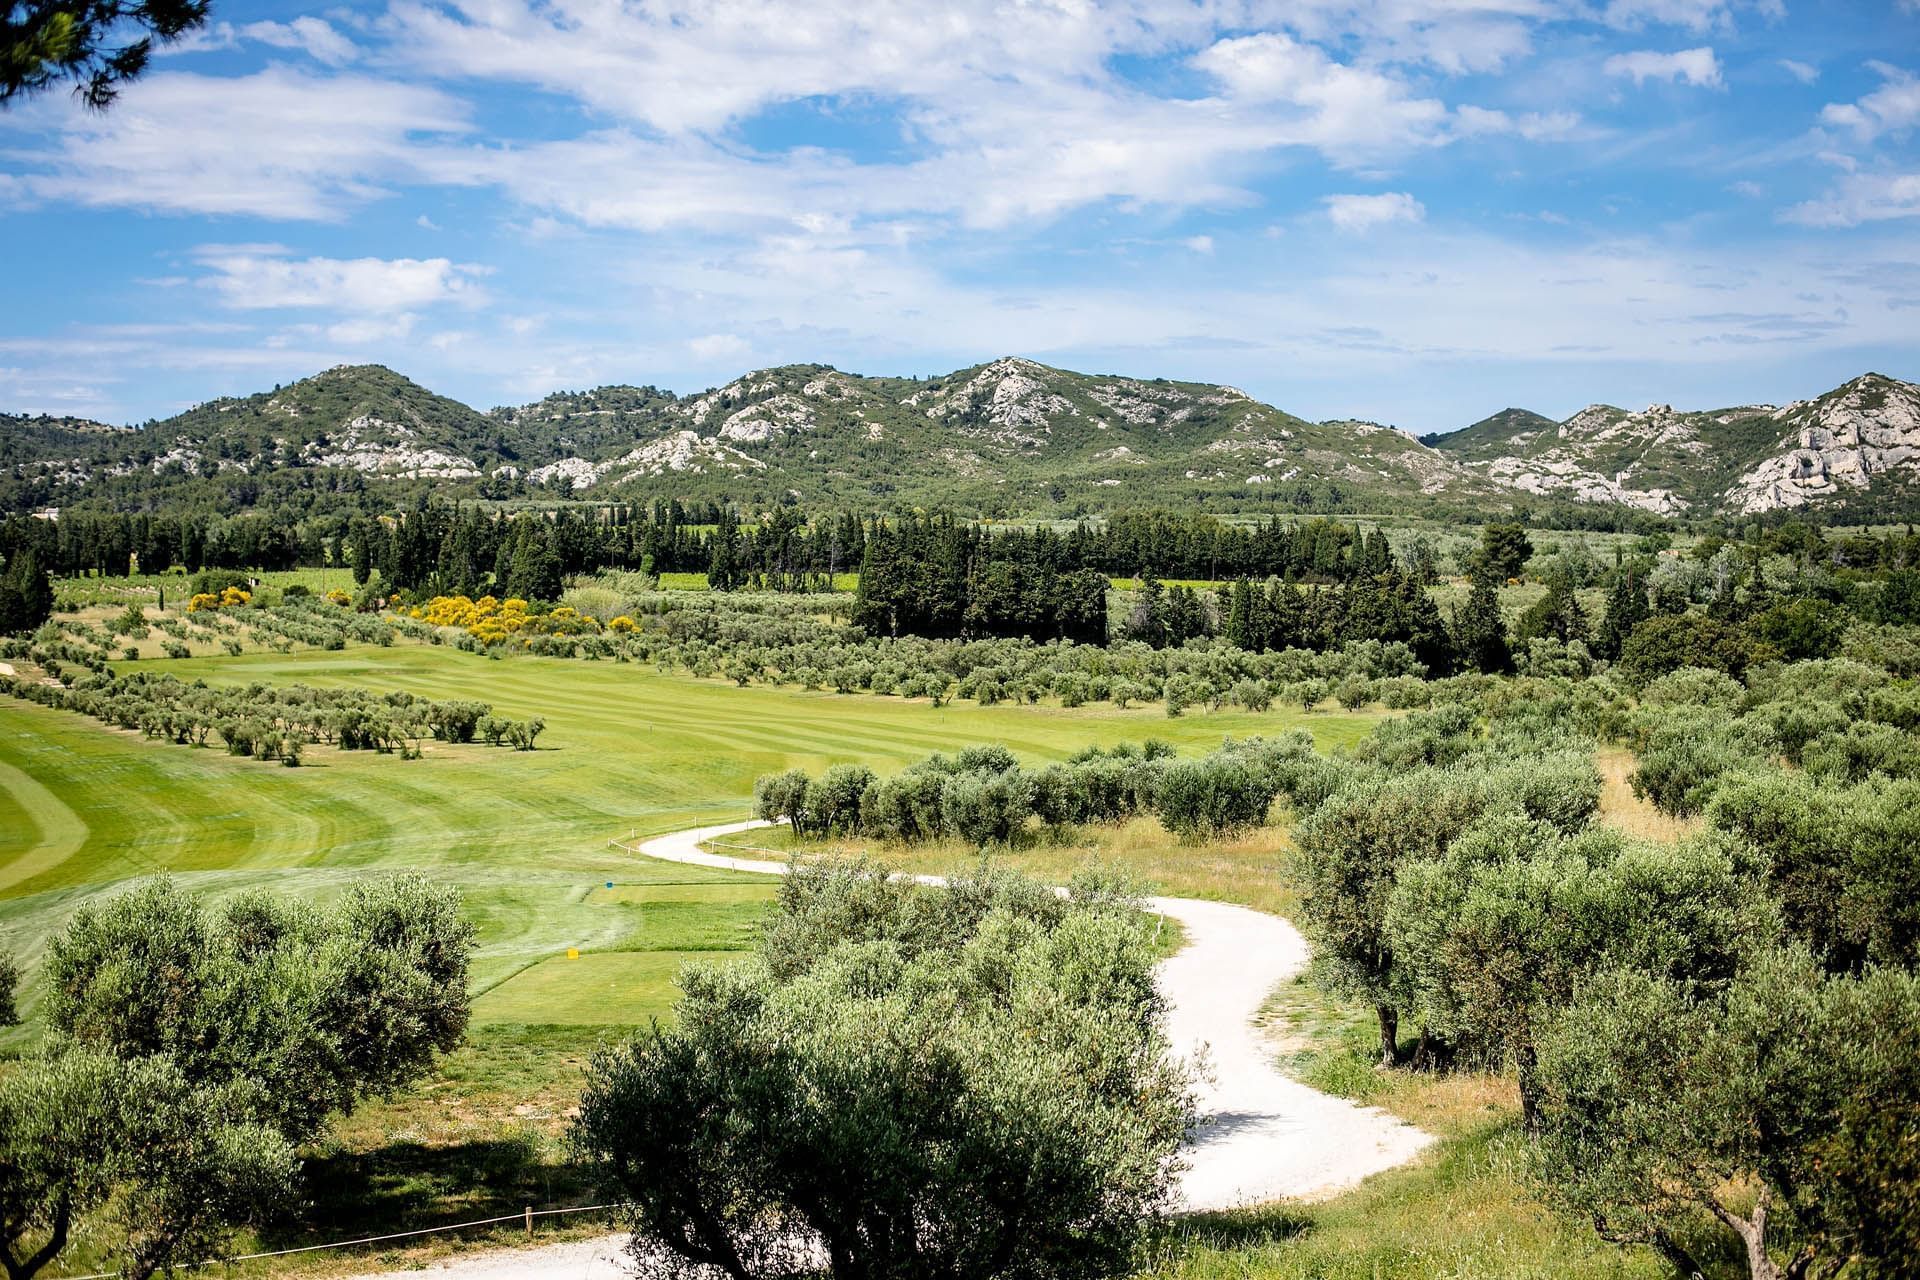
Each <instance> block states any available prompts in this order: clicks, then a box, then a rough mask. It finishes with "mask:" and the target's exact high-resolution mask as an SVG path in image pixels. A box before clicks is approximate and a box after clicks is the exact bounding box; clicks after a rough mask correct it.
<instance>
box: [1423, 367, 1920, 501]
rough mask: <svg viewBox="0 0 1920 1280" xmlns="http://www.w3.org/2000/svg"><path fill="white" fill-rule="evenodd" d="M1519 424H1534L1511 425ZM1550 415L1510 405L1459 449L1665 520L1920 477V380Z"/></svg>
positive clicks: (1470, 460)
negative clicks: (1708, 405)
mask: <svg viewBox="0 0 1920 1280" xmlns="http://www.w3.org/2000/svg"><path fill="white" fill-rule="evenodd" d="M1510 420H1513V421H1524V424H1525V426H1526V429H1513V430H1508V429H1506V423H1507V422H1508V421H1510ZM1542 421H1543V420H1542V419H1540V418H1539V417H1538V416H1537V415H1534V414H1526V413H1522V412H1521V411H1514V410H1509V411H1507V412H1506V413H1504V414H1501V415H1496V416H1495V417H1493V418H1489V419H1487V420H1486V421H1485V422H1483V423H1477V424H1475V426H1474V427H1473V428H1471V429H1470V431H1469V432H1463V433H1460V435H1461V439H1462V441H1463V443H1462V444H1461V445H1459V446H1458V449H1459V456H1461V457H1462V458H1463V459H1464V460H1465V462H1466V464H1467V465H1468V466H1470V467H1472V468H1474V469H1475V470H1478V471H1480V472H1482V473H1483V474H1484V475H1485V476H1486V477H1487V478H1488V479H1490V480H1493V481H1495V482H1496V483H1498V484H1501V485H1504V486H1506V487H1508V488H1512V489H1519V490H1521V491H1523V492H1526V493H1536V494H1540V495H1543V496H1548V495H1551V496H1558V497H1563V498H1571V499H1573V500H1574V501H1576V502H1592V503H1619V504H1624V505H1626V506H1632V507H1638V508H1640V509H1642V510H1645V511H1653V512H1657V513H1660V514H1663V515H1673V514H1678V513H1680V512H1682V511H1687V510H1690V509H1696V508H1703V509H1707V510H1719V511H1730V512H1736V513H1741V514H1754V513H1759V512H1766V511H1780V510H1789V509H1793V508H1798V507H1805V506H1808V505H1809V504H1813V503H1818V502H1820V501H1823V500H1826V499H1831V498H1835V497H1842V496H1845V495H1846V494H1848V493H1858V492H1862V491H1865V490H1867V489H1869V488H1871V487H1872V486H1873V485H1874V483H1875V482H1876V480H1877V479H1878V478H1880V477H1885V476H1889V475H1892V474H1895V473H1900V472H1906V473H1910V474H1911V475H1913V477H1914V478H1915V479H1920V387H1916V386H1915V385H1914V384H1912V383H1908V382H1901V381H1899V380H1897V379H1894V378H1888V377H1885V376H1882V375H1880V374H1867V375H1865V376H1863V377H1860V378H1856V379H1854V380H1853V381H1852V382H1849V383H1847V384H1846V385H1845V386H1842V387H1838V388H1836V389H1835V390H1833V391H1830V392H1828V393H1827V394H1826V395H1823V396H1820V397H1818V398H1817V399H1813V400H1801V401H1797V402H1795V403H1793V404H1790V405H1787V406H1786V407H1785V408H1776V407H1775V406H1773V405H1769V404H1749V405H1736V406H1734V407H1732V408H1727V409H1714V410H1708V411H1702V412H1691V411H1686V410H1677V409H1675V408H1674V407H1673V406H1672V405H1667V404H1656V405H1649V406H1648V407H1647V408H1646V409H1643V410H1641V411H1640V412H1639V413H1629V412H1627V411H1626V410H1624V409H1617V408H1614V407H1613V406H1611V405H1603V404H1597V405H1590V406H1588V407H1587V408H1585V409H1582V410H1581V411H1580V412H1578V413H1576V414H1574V415H1573V416H1572V417H1570V418H1568V419H1566V420H1565V421H1563V422H1560V423H1558V424H1554V425H1552V426H1551V427H1550V428H1546V429H1543V428H1541V427H1540V426H1539V424H1540V423H1541V422H1542ZM1489 432H1490V433H1491V434H1489ZM1440 443H1441V445H1442V446H1443V447H1447V443H1446V438H1442V439H1441V440H1440Z"/></svg>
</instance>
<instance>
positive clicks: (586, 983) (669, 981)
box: [473, 951, 740, 1026]
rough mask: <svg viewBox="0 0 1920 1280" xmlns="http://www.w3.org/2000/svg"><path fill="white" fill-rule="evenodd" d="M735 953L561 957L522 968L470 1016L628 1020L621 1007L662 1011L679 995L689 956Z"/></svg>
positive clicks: (584, 1022) (549, 1021) (519, 1020)
mask: <svg viewBox="0 0 1920 1280" xmlns="http://www.w3.org/2000/svg"><path fill="white" fill-rule="evenodd" d="M738 954H740V953H738V952H730V951H723V952H713V951H601V952H594V953H590V954H583V955H580V956H578V957H576V958H573V959H569V958H567V957H566V956H559V957H556V958H555V959H552V960H542V961H541V962H540V963H539V964H536V965H534V966H533V967H532V968H529V969H523V970H521V971H520V972H519V973H516V974H514V975H513V976H512V977H511V978H508V979H507V980H506V981H505V982H503V983H501V984H500V985H499V986H497V987H495V988H494V989H493V990H491V991H489V992H487V993H486V994H485V995H483V996H481V997H480V998H479V999H478V1000H476V1001H475V1002H474V1005H473V1020H474V1022H475V1023H476V1024H478V1025H481V1026H485V1025H488V1024H490V1023H501V1022H505V1023H515V1024H519V1025H523V1026H525V1025H534V1024H543V1025H548V1026H608V1025H618V1024H620V1023H624V1022H630V1021H631V1018H630V1017H627V1016H623V1014H622V1012H621V1011H623V1010H627V1009H633V1008H645V1009H658V1010H662V1011H665V1010H666V1009H668V1008H669V1007H671V1006H672V1004H673V1002H674V999H675V997H676V995H677V988H676V987H675V986H674V978H675V977H676V976H677V975H678V974H679V972H680V970H681V968H682V966H684V965H685V964H686V963H687V962H688V961H690V960H713V959H715V958H716V957H717V956H721V957H723V956H733V955H738Z"/></svg>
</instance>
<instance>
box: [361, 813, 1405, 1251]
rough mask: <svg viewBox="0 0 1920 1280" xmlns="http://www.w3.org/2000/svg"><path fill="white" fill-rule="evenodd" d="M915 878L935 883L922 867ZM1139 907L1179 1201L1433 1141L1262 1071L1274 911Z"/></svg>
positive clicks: (1289, 952) (592, 1244) (709, 831)
mask: <svg viewBox="0 0 1920 1280" xmlns="http://www.w3.org/2000/svg"><path fill="white" fill-rule="evenodd" d="M765 825H767V824H765V823H762V822H734V823H728V824H726V825H724V826H717V827H700V828H696V829H694V830H690V831H676V832H673V833H672V834H670V835H664V836H656V837H655V838H653V839H651V840H647V841H645V842H643V843H642V844H641V845H640V846H639V852H641V853H643V854H645V855H646V856H648V857H650V858H659V859H662V860H664V861H668V862H685V863H694V864H697V865H699V866H706V867H723V868H727V869H729V870H734V871H756V872H773V873H779V872H784V871H785V870H786V867H785V866H784V864H781V863H775V862H765V861H759V860H754V859H748V858H734V857H728V856H725V855H722V854H714V853H708V852H706V851H705V850H704V849H702V848H701V846H702V845H703V844H705V843H706V842H707V841H709V840H713V839H715V838H717V837H720V836H726V835H734V834H737V833H739V832H742V831H750V830H753V829H754V828H756V827H761V826H765ZM916 878H917V879H919V880H921V881H922V882H925V883H932V884H938V883H940V881H939V879H938V877H934V876H920V877H916ZM1147 906H1148V907H1149V908H1150V909H1151V910H1153V911H1155V912H1156V913H1158V914H1160V915H1164V916H1166V917H1168V918H1170V919H1173V920H1177V921H1179V922H1180V925H1181V927H1182V928H1183V929H1185V930H1186V935H1187V945H1186V946H1185V947H1183V948H1182V949H1181V950H1180V951H1179V953H1178V954H1176V955H1174V956H1171V957H1169V958H1168V959H1166V960H1164V961H1162V962H1161V965H1160V990H1161V992H1162V993H1163V994H1164V995H1165V996H1166V998H1167V1004H1168V1018H1167V1032H1168V1036H1169V1038H1170V1039H1171V1040H1172V1042H1173V1046H1174V1048H1175V1049H1176V1050H1178V1051H1179V1052H1180V1053H1182V1054H1184V1055H1187V1056H1188V1058H1189V1060H1193V1059H1196V1058H1197V1059H1199V1060H1200V1061H1202V1062H1203V1063H1204V1065H1205V1067H1206V1069H1207V1073H1208V1077H1209V1078H1208V1079H1207V1080H1205V1081H1203V1082H1202V1084H1201V1086H1200V1088H1199V1091H1198V1092H1199V1098H1200V1110H1201V1113H1202V1114H1203V1115H1205V1116H1206V1117H1207V1118H1208V1123H1207V1124H1206V1125H1205V1127H1203V1128H1202V1129H1201V1130H1200V1132H1199V1133H1198V1135H1196V1138H1195V1140H1194V1142H1193V1143H1192V1145H1191V1146H1190V1147H1189V1148H1188V1150H1187V1153H1186V1155H1187V1161H1188V1164H1189V1168H1188V1169H1187V1171H1186V1173H1185V1175H1184V1176H1183V1177H1182V1179H1181V1183H1180V1198H1181V1204H1182V1206H1183V1207H1184V1208H1186V1209H1188V1210H1194V1211H1202V1210H1210V1209H1229V1208H1233V1207H1235V1206H1239V1205H1246V1204H1259V1203H1263V1202H1265V1201H1270V1200H1284V1199H1315V1198H1320V1197H1324V1196H1328V1195H1332V1194H1334V1193H1336V1192H1339V1191H1342V1190H1345V1189H1346V1188H1348V1187H1351V1186H1353V1185H1354V1184H1355V1183H1357V1182H1360V1181H1361V1180H1362V1179H1364V1178H1367V1177H1369V1176H1371V1175H1372V1174H1375V1173H1379V1172H1380V1171H1381V1170H1383V1169H1391V1168H1393V1167H1394V1166H1395V1165H1398V1164H1403V1163H1405V1162H1406V1161H1408V1160H1410V1159H1412V1158H1413V1156H1414V1154H1415V1153H1416V1152H1418V1151H1419V1150H1420V1149H1421V1148H1422V1147H1424V1146H1426V1145H1427V1143H1429V1142H1431V1141H1432V1140H1433V1139H1432V1136H1431V1135H1429V1134H1427V1133H1424V1132H1422V1131H1421V1130H1419V1129H1416V1128H1414V1127H1413V1126H1411V1125H1409V1124H1406V1123H1405V1122H1403V1121H1401V1120H1398V1119H1396V1118H1394V1117H1393V1116H1390V1115H1388V1114H1387V1113H1386V1112H1384V1111H1381V1110H1380V1109H1379V1108H1377V1107H1362V1106H1357V1105H1355V1104H1354V1103H1351V1102H1348V1101H1346V1100H1345V1099H1343V1098H1335V1097H1332V1096H1330V1095H1328V1094H1324V1093H1320V1092H1318V1091H1317V1090H1314V1089H1309V1088H1308V1087H1307V1086H1306V1085H1303V1084H1301V1083H1300V1082H1299V1081H1297V1080H1290V1079H1288V1078H1287V1077H1286V1076H1284V1075H1281V1074H1280V1072H1279V1071H1278V1070H1277V1069H1275V1067H1274V1065H1273V1051H1272V1049H1271V1047H1270V1046H1269V1045H1267V1044H1266V1043H1265V1041H1264V1038H1263V1036H1262V1034H1261V1032H1260V1031H1259V1030H1258V1029H1257V1028H1256V1027H1255V1026H1254V1025H1253V1019H1254V1017H1255V1016H1256V1015H1257V1014H1258V1013H1259V1011H1260V1008H1261V1006H1262V1005H1264V1004H1265V1003H1266V1001H1267V997H1268V996H1269V995H1271V994H1272V992H1273V989H1274V988H1275V987H1277V986H1279V985H1280V984H1281V983H1283V982H1286V981H1288V980H1289V979H1291V978H1293V977H1294V976H1295V975H1297V974H1298V973H1299V972H1300V971H1301V970H1302V969H1303V968H1305V967H1306V963H1307V944H1306V940H1305V939H1304V938H1302V937H1301V936H1300V932H1299V930H1297V929H1295V928H1294V927H1293V926H1292V925H1290V924H1288V923H1287V922H1286V921H1285V920H1282V919H1280V918H1279V917H1278V916H1271V915H1268V914H1266V913H1265V912H1263V911H1254V910H1251V909H1249V908H1247V907H1236V906H1232V905H1229V904H1227V903H1224V902H1203V901H1199V900H1197V899H1193V898H1149V899H1148V900H1147ZM624 1244H625V1237H624V1236H607V1237H603V1238H601V1239H598V1240H591V1241H585V1242H581V1243H574V1244H563V1245H549V1246H546V1247H544V1248H535V1249H520V1250H504V1251H499V1252H492V1253H484V1254H476V1255H473V1256H471V1257H466V1258H461V1259H457V1260H454V1261H452V1262H449V1263H447V1264H445V1265H443V1266H435V1267H428V1268H426V1269H425V1270H426V1271H428V1272H430V1273H432V1274H435V1275H445V1276H451V1277H458V1278H459V1280H508V1278H509V1277H531V1278H533V1280H612V1278H613V1277H616V1276H627V1275H629V1274H630V1272H629V1271H628V1270H627V1269H626V1266H625V1262H624V1258H623V1255H622V1252H621V1250H622V1246H623V1245H624ZM384 1274H388V1275H403V1274H418V1270H417V1269H416V1271H413V1272H389V1273H384ZM361 1280H372V1277H362V1278H361Z"/></svg>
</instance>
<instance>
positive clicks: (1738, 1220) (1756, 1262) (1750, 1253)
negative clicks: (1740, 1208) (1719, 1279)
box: [1707, 1182, 1781, 1280]
mask: <svg viewBox="0 0 1920 1280" xmlns="http://www.w3.org/2000/svg"><path fill="white" fill-rule="evenodd" d="M1772 1202H1773V1191H1772V1189H1771V1188H1769V1187H1768V1186H1767V1185H1766V1184H1765V1183H1764V1182H1763V1183H1761V1184H1760V1194H1759V1196H1758V1197H1757V1198H1756V1199H1755V1200H1754V1204H1753V1213H1752V1215H1751V1216H1749V1217H1745V1218H1742V1217H1739V1216H1737V1215H1735V1214H1733V1213H1731V1212H1729V1211H1728V1210H1727V1209H1726V1208H1725V1207H1724V1206H1723V1205H1721V1203H1720V1202H1719V1201H1718V1200H1717V1199H1714V1198H1711V1197H1709V1198H1708V1200H1707V1208H1709V1209H1711V1210H1713V1216H1714V1217H1716V1218H1718V1219H1720V1221H1722V1222H1724V1223H1726V1224H1727V1226H1729V1227H1731V1228H1732V1229H1733V1232H1734V1234H1735V1235H1737V1236H1739V1237H1740V1243H1741V1244H1743V1245H1745V1246H1746V1249H1747V1277H1748V1280H1781V1273H1780V1267H1779V1265H1778V1264H1777V1263H1775V1262H1774V1260H1773V1259H1772V1258H1771V1257H1769V1256H1768V1255H1767V1207H1768V1206H1769V1205H1770V1204H1772Z"/></svg>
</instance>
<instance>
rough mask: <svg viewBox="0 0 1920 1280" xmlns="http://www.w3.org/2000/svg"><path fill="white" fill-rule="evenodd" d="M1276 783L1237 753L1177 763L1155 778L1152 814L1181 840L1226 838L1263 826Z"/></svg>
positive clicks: (1173, 763) (1276, 787)
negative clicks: (1158, 777) (1156, 785)
mask: <svg viewBox="0 0 1920 1280" xmlns="http://www.w3.org/2000/svg"><path fill="white" fill-rule="evenodd" d="M1278 792H1279V784H1278V782H1277V780H1276V779H1275V778H1274V777H1273V776H1272V775H1271V774H1269V773H1268V772H1267V771H1266V770H1265V769H1263V768H1261V767H1260V766H1259V765H1258V764H1257V763H1256V762H1254V761H1252V760H1250V759H1247V758H1246V757H1245V756H1243V755H1241V754H1240V753H1237V752H1231V751H1218V752H1215V753H1213V754H1212V755H1209V756H1205V757H1202V758H1201V759H1198V760H1176V761H1174V762H1172V763H1171V764H1169V765H1168V766H1167V767H1166V769H1165V770H1164V771H1163V772H1162V773H1161V774H1160V784H1159V787H1158V789H1157V791H1156V793H1155V797H1154V811H1155V813H1156V814H1157V815H1158V816H1159V818H1160V822H1161V825H1162V826H1164V827H1166V829H1167V830H1169V831H1171V832H1173V833H1175V834H1176V835H1178V836H1180V837H1181V838H1182V839H1186V840H1193V839H1200V838H1209V837H1218V836H1223V835H1231V834H1233V833H1236V832H1240V831H1245V830H1246V829H1247V828H1249V827H1256V826H1259V825H1260V824H1261V823H1262V822H1264V821H1266V817H1267V809H1268V808H1269V807H1270V806H1271V805H1272V804H1273V798H1274V796H1275V795H1276V794H1278Z"/></svg>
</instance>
